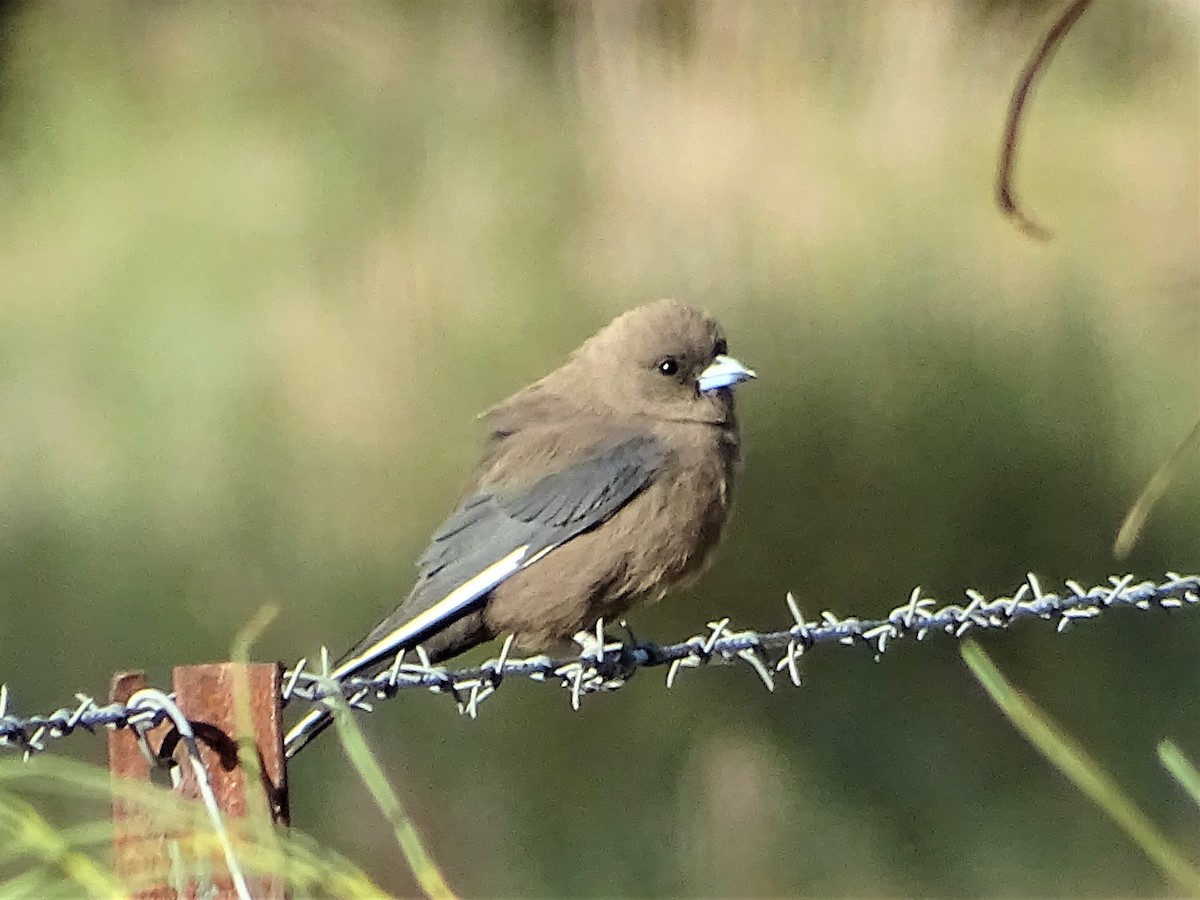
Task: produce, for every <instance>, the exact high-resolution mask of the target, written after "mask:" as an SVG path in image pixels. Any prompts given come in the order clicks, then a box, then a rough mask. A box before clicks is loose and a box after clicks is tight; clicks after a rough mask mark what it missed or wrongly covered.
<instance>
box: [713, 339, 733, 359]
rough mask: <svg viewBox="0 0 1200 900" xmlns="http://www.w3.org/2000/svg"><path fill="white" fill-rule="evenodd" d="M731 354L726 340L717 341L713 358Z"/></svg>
mask: <svg viewBox="0 0 1200 900" xmlns="http://www.w3.org/2000/svg"><path fill="white" fill-rule="evenodd" d="M728 352H729V345H728V344H727V343H725V338H721V339H720V340H719V341H717V345H716V346H715V347H713V356H724V355H725V354H727V353H728Z"/></svg>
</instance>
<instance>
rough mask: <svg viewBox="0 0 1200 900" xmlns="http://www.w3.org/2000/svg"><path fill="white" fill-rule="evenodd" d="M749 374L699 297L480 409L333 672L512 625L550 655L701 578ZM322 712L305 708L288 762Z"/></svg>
mask: <svg viewBox="0 0 1200 900" xmlns="http://www.w3.org/2000/svg"><path fill="white" fill-rule="evenodd" d="M755 377H756V375H755V372H754V371H753V370H752V369H750V368H748V367H746V366H745V365H743V364H742V363H741V362H739V361H738V360H737V359H736V358H735V357H733V356H731V355H730V354H729V348H728V344H727V341H726V338H725V335H724V332H723V331H722V329H721V327H720V325H719V324H718V323H717V321H716V320H715V319H714V318H713V317H712V316H710V315H709V314H707V313H706V312H703V311H702V310H700V309H698V308H696V307H694V306H692V305H689V304H687V303H684V302H682V301H679V300H659V301H657V302H653V303H649V304H647V305H644V306H640V307H637V308H635V309H632V310H629V311H627V312H625V313H623V314H621V315H619V316H618V317H617V318H615V319H614V320H613V321H612V322H610V323H609V324H608V325H607V326H605V327H604V328H603V329H601V330H600V331H599V332H597V333H596V334H594V335H593V336H592V337H590V338H589V339H588V340H586V341H585V342H584V343H583V344H582V345H580V346H579V347H578V348H577V349H576V350H575V351H574V352H573V353H572V354H571V355H570V356H569V357H568V359H567V360H566V362H565V363H563V365H562V366H560V367H559V368H557V369H555V370H554V371H552V372H550V373H549V374H548V375H546V376H544V377H543V378H541V379H540V380H538V381H535V382H534V383H533V384H531V385H529V386H527V387H525V388H522V389H521V390H519V391H517V392H516V393H515V394H513V395H512V396H510V397H509V398H508V399H506V400H504V401H502V402H500V403H499V404H497V405H496V406H493V407H492V408H491V409H489V410H488V411H486V412H485V413H483V414H482V415H481V418H482V419H483V421H484V423H485V425H486V428H487V436H486V439H485V442H484V447H483V452H482V456H481V459H480V462H479V464H478V466H477V467H476V469H475V471H474V474H473V476H472V477H471V479H470V481H469V486H468V489H467V491H466V492H465V499H464V500H463V501H462V502H461V503H460V504H459V505H458V507H457V508H456V509H455V510H454V511H453V512H452V513H451V515H450V516H449V518H448V519H446V521H445V522H444V523H443V524H442V525H441V527H440V528H438V529H437V531H435V532H434V534H433V537H432V539H431V541H430V543H429V547H428V549H426V550H425V552H424V553H423V554H422V555H421V557H420V558H419V559H418V561H417V580H416V584H415V585H414V586H413V588H412V590H411V592H410V593H409V594H408V596H407V598H406V599H405V600H404V601H403V602H402V603H400V605H399V606H398V607H397V608H396V609H395V610H394V611H393V612H392V613H391V614H389V615H388V616H386V617H385V618H384V619H383V620H382V621H381V622H380V623H379V624H378V625H376V626H375V627H374V628H373V629H371V631H370V632H369V633H368V634H367V635H366V636H365V637H364V638H363V639H362V640H361V641H359V642H358V643H357V644H355V645H354V647H353V648H352V649H351V650H350V651H349V652H348V653H346V654H345V655H344V656H343V657H342V658H341V659H340V660H339V661H338V662H337V663H336V664H335V665H334V667H333V669H332V671H331V672H330V673H329V675H330V677H331V678H333V679H335V680H338V681H340V680H342V679H344V678H349V677H351V676H355V675H365V676H371V675H374V674H377V673H378V672H381V671H383V670H385V669H386V668H387V667H389V666H390V665H391V664H392V663H393V662H394V660H395V658H396V657H397V655H398V654H400V653H401V652H403V651H406V650H412V649H414V648H416V647H417V646H418V645H420V647H421V648H422V649H423V651H424V654H425V655H427V657H428V659H429V661H430V662H431V663H434V664H436V663H440V662H442V661H444V660H446V659H449V658H451V657H453V656H455V655H457V654H459V653H462V652H464V651H466V650H469V649H470V648H472V647H474V646H476V645H478V644H481V643H483V642H485V641H489V640H492V639H493V638H496V637H500V636H502V635H509V634H511V635H514V636H515V638H516V643H517V645H519V646H521V647H523V648H528V649H533V650H541V651H548V650H551V649H553V648H555V647H559V646H562V645H565V644H567V643H569V641H570V640H571V639H572V637H573V636H574V635H576V634H578V633H579V632H581V631H591V630H592V629H594V628H595V626H596V623H597V622H599V621H600V620H601V619H603V620H612V619H615V618H619V617H621V616H623V615H624V614H625V613H626V612H627V611H629V610H630V609H631V608H632V607H633V606H634V605H635V604H636V603H639V602H653V601H656V600H658V599H660V598H661V597H662V596H663V595H664V594H666V593H667V592H668V591H669V590H670V589H671V588H673V587H677V586H679V585H680V584H681V583H684V582H686V581H688V580H691V579H692V578H694V577H695V576H696V575H698V574H699V573H700V572H701V570H702V569H703V568H704V566H705V565H706V563H707V562H708V560H709V557H710V554H711V551H712V550H713V548H714V547H715V545H716V544H717V541H718V539H719V537H720V535H721V531H722V528H723V526H724V524H725V522H726V519H727V517H728V514H729V509H730V504H731V501H732V487H733V481H734V477H735V473H736V471H737V470H738V469H739V468H740V457H741V444H740V437H739V429H738V422H737V417H736V415H735V412H734V400H733V388H734V387H735V386H737V385H738V384H741V383H742V382H745V381H748V380H750V379H753V378H755ZM331 718H332V715H331V712H330V710H329V709H328V708H327V707H319V708H315V709H313V710H311V711H310V712H309V713H308V714H307V715H306V716H305V717H304V718H303V719H302V720H301V721H300V722H299V723H298V724H297V725H296V726H295V727H294V728H292V729H291V731H289V732H288V734H287V736H286V737H285V739H284V747H285V753H286V755H287V756H288V757H289V758H290V757H292V756H294V755H295V754H296V753H298V752H299V751H300V750H301V749H302V748H303V747H304V746H305V745H307V744H308V743H309V742H310V741H311V740H312V739H313V738H314V737H316V735H317V734H319V733H320V732H321V731H322V730H324V728H325V727H327V726H328V725H329V723H330V721H331Z"/></svg>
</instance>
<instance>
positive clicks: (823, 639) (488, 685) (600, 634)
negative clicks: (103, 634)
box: [0, 572, 1200, 756]
mask: <svg viewBox="0 0 1200 900" xmlns="http://www.w3.org/2000/svg"><path fill="white" fill-rule="evenodd" d="M1065 587H1066V589H1065V590H1064V591H1061V592H1046V591H1044V590H1042V586H1041V584H1040V583H1039V582H1038V580H1037V578H1036V577H1035V576H1034V575H1032V574H1030V575H1028V576H1027V577H1026V580H1025V582H1024V583H1023V584H1022V585H1021V586H1020V588H1018V589H1017V591H1016V592H1015V593H1014V594H1013V595H1012V596H1011V597H997V598H994V599H991V600H989V599H987V598H986V597H984V596H983V595H982V594H981V593H979V592H978V591H975V590H967V591H966V592H965V594H964V599H965V605H964V604H963V603H950V604H945V605H940V604H939V602H938V601H937V600H935V599H934V598H932V597H926V596H924V595H923V594H922V592H921V589H920V588H914V589H913V591H912V593H911V594H910V595H909V597H908V600H907V601H906V602H905V603H903V604H901V605H900V606H898V607H896V608H895V609H893V610H892V611H891V612H890V613H888V614H887V616H886V617H884V618H882V619H858V618H854V617H847V618H841V617H839V616H837V615H835V614H834V613H832V612H830V611H828V610H825V611H822V613H821V614H820V617H819V618H818V619H815V620H812V619H807V618H806V617H805V616H804V614H803V613H802V612H801V611H800V605H799V604H798V603H797V602H796V598H795V597H794V596H792V595H791V594H788V595H787V609H788V614H789V616H790V618H791V620H792V624H791V625H790V626H789V627H787V628H786V629H783V630H780V631H771V632H757V631H734V630H733V629H731V628H730V620H729V619H721V620H718V621H714V622H710V623H709V624H708V626H707V628H706V630H705V631H704V632H703V633H701V634H698V635H696V636H694V637H691V638H689V639H687V640H685V641H682V642H679V643H676V644H667V645H662V646H659V645H657V644H653V643H648V642H642V641H638V640H636V639H635V638H633V636H632V635H630V640H629V641H628V642H622V641H620V640H616V639H614V638H613V637H611V636H610V635H606V634H605V632H604V629H603V626H602V625H599V624H598V625H597V628H596V631H595V632H594V633H593V632H585V633H580V634H578V635H576V638H575V640H576V642H577V643H578V644H579V645H580V651H581V652H580V653H579V655H578V656H576V657H573V658H569V659H551V658H550V657H548V656H533V657H527V658H523V659H520V658H516V659H514V658H512V656H511V651H512V647H513V641H512V639H511V638H510V639H509V640H507V641H505V643H504V646H503V648H502V649H501V652H500V656H499V657H498V658H497V659H494V660H491V661H489V662H486V663H484V664H483V665H481V666H479V667H476V668H471V669H460V670H456V671H451V670H449V669H446V668H442V667H439V666H434V665H431V664H430V661H429V658H428V656H426V655H425V654H424V653H423V652H422V651H421V648H419V647H418V648H417V650H416V652H415V655H416V657H417V661H416V662H409V661H408V659H407V657H406V656H405V655H403V654H402V655H400V656H399V657H398V658H397V659H396V661H395V662H394V663H393V664H392V666H391V667H389V668H388V669H385V670H384V671H382V672H380V673H379V674H378V675H375V676H374V677H371V678H363V677H354V678H347V679H345V680H343V681H341V682H335V681H332V680H330V679H329V677H328V675H327V674H323V672H322V671H321V670H319V669H309V668H308V664H307V660H301V661H300V662H299V663H297V664H296V666H294V667H293V668H292V669H291V670H289V671H288V672H287V674H286V676H285V678H284V684H283V688H282V699H283V700H284V701H285V702H290V701H293V700H297V701H307V702H318V701H320V700H322V699H323V698H325V697H328V696H330V695H332V694H333V693H340V694H341V695H342V696H343V697H345V698H346V701H347V703H348V704H349V705H350V706H351V707H352V708H355V709H360V710H363V711H370V709H371V703H370V702H369V698H376V699H386V698H389V697H393V696H395V695H396V694H398V693H399V692H400V691H403V690H411V689H414V688H424V689H426V690H430V691H433V692H434V693H439V694H448V695H450V696H451V697H452V698H453V699H454V700H455V702H456V703H457V704H458V708H459V711H460V712H461V713H462V714H464V715H468V716H471V717H472V718H474V717H475V716H476V715H477V714H478V711H479V706H480V704H481V703H483V701H484V700H486V699H487V698H489V697H490V696H492V695H493V694H494V693H495V691H496V689H497V687H499V685H500V682H501V681H502V680H503V679H505V678H512V677H519V678H529V679H531V680H533V681H547V682H557V683H558V684H560V685H562V686H563V687H565V688H566V689H567V690H568V691H570V695H571V704H572V706H574V707H575V708H578V706H579V704H580V702H581V700H582V698H583V696H584V695H585V694H590V693H594V692H596V691H605V690H613V689H616V688H618V687H620V686H621V685H623V684H624V683H625V682H626V681H627V680H628V679H629V678H630V677H632V676H633V674H634V673H635V672H637V670H638V669H645V668H654V667H657V666H666V667H667V686H668V687H670V686H672V685H673V684H674V683H675V682H676V680H678V677H679V674H680V673H681V672H682V671H683V670H684V669H692V668H699V667H700V666H705V665H714V664H732V663H738V662H742V663H745V664H747V665H749V666H750V667H751V668H752V669H753V670H754V671H755V673H756V674H757V675H758V677H759V678H760V679H761V680H762V682H763V683H764V685H766V687H767V689H768V690H774V686H775V675H776V673H779V672H787V674H788V677H789V679H790V680H791V682H792V683H793V684H795V685H796V686H799V685H800V683H801V682H800V668H799V660H800V658H801V657H802V656H803V655H804V654H805V653H807V652H808V651H809V650H811V649H812V648H813V647H816V646H817V645H818V644H841V645H845V646H848V647H865V648H868V649H870V650H872V651H874V652H875V654H876V655H877V656H878V655H882V654H883V653H884V652H885V651H886V650H887V649H888V647H890V646H891V645H892V644H893V643H894V642H896V641H898V640H900V639H902V638H904V637H908V636H910V635H911V636H912V637H914V638H915V639H916V640H918V641H921V640H924V639H925V638H926V637H928V636H929V635H931V634H937V633H940V634H947V635H949V636H951V637H953V638H955V639H958V638H961V637H963V636H964V635H965V634H967V633H968V632H970V631H972V630H989V629H990V630H995V629H1004V628H1008V627H1009V626H1010V625H1012V624H1014V623H1016V622H1021V621H1024V620H1026V619H1037V620H1043V621H1047V622H1053V623H1054V625H1055V628H1056V630H1057V631H1058V632H1063V631H1065V630H1067V629H1068V628H1069V627H1071V625H1073V624H1075V623H1076V622H1080V621H1083V620H1085V619H1092V618H1095V617H1096V616H1099V615H1101V614H1102V613H1104V612H1105V611H1107V610H1110V609H1115V608H1118V607H1129V608H1133V609H1139V610H1148V609H1155V608H1157V609H1164V610H1172V609H1179V608H1182V607H1185V606H1190V607H1196V606H1200V576H1197V575H1178V574H1176V573H1174V572H1168V573H1167V574H1166V576H1165V579H1164V580H1163V581H1161V582H1153V581H1143V582H1139V583H1136V584H1135V583H1134V578H1133V576H1132V575H1126V576H1123V577H1116V576H1114V577H1112V578H1110V579H1109V582H1108V584H1106V585H1100V586H1097V587H1093V588H1084V587H1083V586H1082V585H1080V584H1079V583H1078V582H1075V581H1068V582H1066V583H1065ZM325 655H326V656H327V654H325ZM324 672H328V665H327V664H326V665H325V666H324ZM167 696H168V699H171V698H170V696H169V695H167ZM76 699H77V700H78V703H77V705H76V706H74V707H64V708H63V709H59V710H56V711H55V712H52V713H50V714H49V715H46V716H30V717H27V718H22V717H20V716H17V715H14V714H12V713H10V712H9V711H8V692H7V690H6V689H5V688H4V687H3V686H2V685H0V746H8V747H12V748H15V749H16V750H18V751H20V752H23V753H25V755H26V756H28V755H29V754H31V753H33V752H35V751H39V750H43V749H45V745H46V740H47V739H48V738H61V737H65V736H66V735H68V734H72V733H73V732H75V731H77V730H78V729H80V728H83V729H86V730H88V731H94V730H96V729H97V728H125V727H134V728H135V729H138V730H141V729H146V728H150V727H153V726H154V725H156V724H158V723H159V722H162V721H164V720H165V719H167V718H169V716H168V714H167V713H166V712H165V711H164V709H163V708H162V706H161V705H157V706H154V705H149V706H147V705H142V706H139V707H135V706H134V705H133V704H132V702H131V703H130V704H128V705H124V704H120V703H109V704H106V705H103V706H101V705H99V704H97V703H96V702H95V700H93V699H92V698H91V697H88V696H86V695H83V694H78V695H76Z"/></svg>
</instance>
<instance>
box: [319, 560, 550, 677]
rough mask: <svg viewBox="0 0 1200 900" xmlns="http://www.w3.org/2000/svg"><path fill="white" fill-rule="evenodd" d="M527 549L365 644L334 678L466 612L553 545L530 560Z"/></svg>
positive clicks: (366, 664)
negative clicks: (463, 611)
mask: <svg viewBox="0 0 1200 900" xmlns="http://www.w3.org/2000/svg"><path fill="white" fill-rule="evenodd" d="M527 552H529V545H528V544H524V545H522V546H520V547H518V548H517V549H516V550H514V551H513V552H512V553H510V554H508V556H506V557H504V558H503V559H501V560H499V561H498V562H494V563H492V564H491V565H490V566H488V567H487V568H486V569H484V570H483V571H482V572H480V573H479V574H478V575H476V576H475V577H474V578H470V579H468V580H467V581H464V582H463V583H462V584H460V585H459V586H458V587H456V588H455V589H454V590H452V591H451V592H450V593H449V594H447V595H446V596H445V597H443V598H442V599H441V600H439V601H438V602H437V603H435V604H433V606H431V607H429V609H427V610H425V611H424V612H422V613H421V614H420V615H418V616H414V617H413V618H411V619H409V620H408V621H407V622H405V623H404V624H403V625H401V626H400V627H398V628H397V629H396V630H395V631H393V632H391V634H389V635H387V636H386V637H384V638H381V639H380V640H378V641H376V642H375V643H373V644H371V646H369V647H366V648H364V649H363V650H362V651H361V652H359V653H356V654H354V656H352V657H351V658H350V659H347V660H346V661H345V662H343V663H342V664H341V665H340V666H338V667H337V668H336V669H335V670H334V671H333V673H332V676H333V677H334V678H344V677H345V676H346V674H347V673H350V672H354V671H356V670H358V669H361V668H364V667H365V666H369V665H371V663H373V662H375V661H377V660H380V659H383V658H384V657H386V656H388V655H390V654H391V653H393V652H394V651H395V650H396V649H397V648H398V647H400V646H402V645H404V644H407V643H408V642H409V641H411V640H412V639H413V637H415V636H416V635H418V634H420V633H421V632H423V631H425V630H427V629H428V628H430V627H431V626H433V625H436V624H438V623H439V622H443V621H446V620H447V619H451V618H453V617H454V616H455V615H457V614H458V613H460V612H462V610H463V609H464V608H465V607H467V606H469V605H470V604H471V603H474V602H475V601H476V600H478V599H479V598H480V597H482V596H483V595H484V594H486V593H487V592H488V591H490V590H491V589H492V588H494V587H495V586H496V585H498V584H499V583H500V582H502V581H504V579H506V578H508V577H509V576H510V575H512V574H513V573H514V572H518V571H520V570H521V569H523V568H525V566H527V565H529V564H530V563H533V562H535V561H537V560H539V559H541V558H542V557H543V556H544V555H545V554H546V553H548V552H549V548H547V549H546V550H543V551H541V552H540V553H535V554H534V555H533V558H532V559H529V560H526V559H525V554H526V553H527Z"/></svg>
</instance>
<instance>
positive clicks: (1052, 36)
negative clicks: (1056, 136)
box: [996, 0, 1092, 241]
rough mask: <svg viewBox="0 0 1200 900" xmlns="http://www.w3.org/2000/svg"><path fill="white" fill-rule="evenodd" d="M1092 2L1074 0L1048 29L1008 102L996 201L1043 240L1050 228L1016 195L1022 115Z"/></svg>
mask: <svg viewBox="0 0 1200 900" xmlns="http://www.w3.org/2000/svg"><path fill="white" fill-rule="evenodd" d="M1091 2H1092V0H1073V2H1072V3H1071V4H1070V5H1069V6H1068V7H1067V8H1066V10H1064V12H1063V14H1062V15H1061V16H1059V17H1058V20H1057V21H1056V22H1055V23H1054V25H1052V26H1051V28H1050V30H1049V31H1047V32H1046V36H1045V37H1044V38H1043V39H1042V43H1041V45H1040V46H1039V47H1038V49H1037V51H1036V52H1035V53H1034V54H1033V56H1032V57H1030V59H1029V62H1027V63H1026V64H1025V69H1024V70H1023V71H1022V72H1021V78H1020V80H1019V81H1018V82H1017V86H1016V88H1015V89H1014V90H1013V94H1012V98H1011V99H1010V100H1009V102H1008V116H1007V118H1006V120H1005V123H1004V140H1003V142H1002V143H1001V146H1000V170H999V172H998V173H997V175H996V202H997V203H999V204H1000V209H1001V210H1002V211H1003V212H1004V214H1005V215H1006V216H1009V217H1011V218H1012V219H1013V220H1014V221H1015V222H1016V223H1017V225H1018V226H1019V227H1020V228H1021V230H1022V231H1024V232H1025V233H1026V234H1028V235H1029V236H1030V237H1034V238H1037V239H1038V240H1042V241H1044V240H1047V239H1048V238H1049V237H1050V236H1051V232H1050V230H1049V229H1048V228H1046V227H1045V226H1044V225H1041V224H1039V223H1038V222H1037V221H1035V220H1034V219H1033V218H1032V217H1031V216H1029V215H1027V214H1026V213H1025V212H1024V211H1023V210H1022V209H1021V208H1020V207H1019V206H1018V205H1017V201H1016V200H1015V199H1014V198H1013V188H1012V180H1013V179H1012V173H1013V165H1014V163H1015V161H1016V156H1017V144H1018V143H1019V140H1020V139H1019V137H1018V132H1019V131H1020V128H1021V121H1022V118H1021V116H1022V113H1023V112H1024V110H1025V103H1026V101H1028V100H1029V95H1030V93H1031V92H1032V90H1033V83H1034V81H1036V80H1037V78H1038V76H1039V75H1040V74H1041V73H1042V72H1043V71H1044V70H1045V68H1046V64H1047V63H1048V62H1049V61H1050V57H1051V56H1052V55H1053V54H1054V51H1055V50H1056V49H1058V45H1059V44H1061V43H1062V40H1063V38H1064V37H1066V35H1067V32H1068V31H1070V30H1071V27H1072V26H1073V25H1074V24H1075V23H1076V22H1077V21H1079V17H1080V16H1082V15H1083V12H1084V10H1086V9H1087V8H1088V6H1089V5H1090V4H1091Z"/></svg>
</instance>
